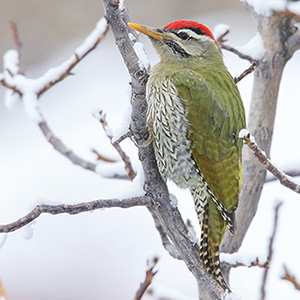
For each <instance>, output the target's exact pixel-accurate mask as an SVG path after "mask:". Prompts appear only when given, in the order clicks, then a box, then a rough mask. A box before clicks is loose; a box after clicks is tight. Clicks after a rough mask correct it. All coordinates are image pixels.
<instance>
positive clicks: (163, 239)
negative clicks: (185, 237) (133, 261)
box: [148, 207, 182, 260]
mask: <svg viewBox="0 0 300 300" xmlns="http://www.w3.org/2000/svg"><path fill="white" fill-rule="evenodd" d="M148 209H149V211H150V213H151V215H152V218H153V220H154V224H155V228H156V230H157V231H158V233H159V235H160V238H161V242H162V245H163V247H164V248H165V250H166V251H167V252H168V253H169V254H170V256H172V257H173V258H175V259H178V260H182V256H181V255H180V253H179V252H178V250H177V249H176V248H175V247H174V245H173V244H172V243H171V241H170V239H169V237H168V236H167V234H166V232H165V230H164V228H163V226H162V225H161V222H160V221H159V219H158V218H157V216H156V214H155V213H154V211H153V209H152V208H151V207H148Z"/></svg>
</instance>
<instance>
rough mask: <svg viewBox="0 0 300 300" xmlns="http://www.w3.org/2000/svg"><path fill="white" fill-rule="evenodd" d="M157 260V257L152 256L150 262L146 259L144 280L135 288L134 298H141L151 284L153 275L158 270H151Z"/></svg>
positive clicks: (136, 299) (139, 299)
mask: <svg viewBox="0 0 300 300" xmlns="http://www.w3.org/2000/svg"><path fill="white" fill-rule="evenodd" d="M158 260H159V259H158V258H157V257H154V258H153V260H152V262H151V263H149V261H148V269H147V270H146V277H145V280H144V281H143V282H142V283H141V285H140V288H139V289H138V290H137V292H136V294H135V297H134V300H141V299H142V297H143V295H144V294H145V292H146V290H147V288H148V287H149V286H150V285H151V283H152V280H153V278H154V276H155V275H156V274H157V272H158V271H153V270H154V268H155V266H156V265H157V263H158Z"/></svg>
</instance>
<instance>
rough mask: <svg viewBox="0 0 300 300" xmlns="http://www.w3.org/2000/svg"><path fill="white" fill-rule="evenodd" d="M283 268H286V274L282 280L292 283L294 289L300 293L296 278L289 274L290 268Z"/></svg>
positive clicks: (299, 285)
mask: <svg viewBox="0 0 300 300" xmlns="http://www.w3.org/2000/svg"><path fill="white" fill-rule="evenodd" d="M283 268H284V272H285V273H284V275H283V276H282V277H281V279H283V280H287V281H289V282H291V283H292V284H293V286H294V288H295V289H296V290H298V291H300V284H299V282H298V281H297V279H296V277H295V276H294V275H292V274H291V273H290V272H289V270H288V268H287V267H286V266H285V265H283Z"/></svg>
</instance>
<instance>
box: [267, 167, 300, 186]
mask: <svg viewBox="0 0 300 300" xmlns="http://www.w3.org/2000/svg"><path fill="white" fill-rule="evenodd" d="M283 173H284V174H286V175H287V176H289V177H298V176H300V170H286V171H283ZM275 180H277V178H276V177H274V176H272V177H271V176H270V177H267V178H266V183H268V182H272V181H275Z"/></svg>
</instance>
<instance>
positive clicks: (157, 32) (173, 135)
mask: <svg viewBox="0 0 300 300" xmlns="http://www.w3.org/2000/svg"><path fill="white" fill-rule="evenodd" d="M128 25H129V26H130V27H132V28H133V29H135V30H138V31H140V32H142V33H144V34H146V35H147V36H148V37H149V38H150V40H151V41H152V44H153V46H154V48H155V49H156V51H157V53H158V55H159V57H160V62H159V63H158V64H156V65H155V66H154V67H153V68H152V70H151V73H150V77H149V80H148V82H147V87H146V100H147V105H148V108H147V116H146V125H147V128H148V131H149V141H151V142H152V143H153V148H154V153H155V157H156V161H157V165H158V168H159V171H160V173H161V175H162V177H164V178H169V179H170V180H172V181H173V182H175V184H176V185H178V186H179V187H181V188H189V189H190V191H191V194H192V197H193V200H194V204H195V210H196V213H197V216H198V220H199V224H200V226H201V240H200V258H201V260H202V262H203V264H204V266H205V268H206V270H207V271H208V272H209V273H210V274H211V275H212V277H214V278H215V279H216V280H217V282H218V283H219V284H220V285H221V286H222V287H223V288H224V289H229V287H228V285H227V283H226V282H225V280H224V278H223V276H222V273H221V270H220V260H219V247H220V245H221V242H222V238H223V236H224V233H225V230H226V226H227V227H228V229H229V230H230V232H231V233H234V227H235V217H234V216H235V210H236V208H237V206H238V200H239V193H240V187H241V152H242V145H243V143H242V141H241V140H240V139H239V137H238V136H239V131H240V130H241V129H243V128H245V112H244V106H243V102H242V100H241V97H240V94H239V91H238V89H237V86H236V84H235V81H234V79H233V78H232V76H231V75H230V73H229V72H228V70H227V68H226V66H225V64H224V62H223V56H222V52H221V49H220V46H219V45H218V43H217V41H216V40H215V38H214V36H213V34H212V32H211V31H210V30H209V29H208V28H207V27H206V26H204V25H202V24H200V23H198V22H194V21H185V20H179V21H175V22H172V23H170V24H167V25H166V26H165V27H163V28H153V27H149V26H145V25H139V24H134V23H129V24H128Z"/></svg>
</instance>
